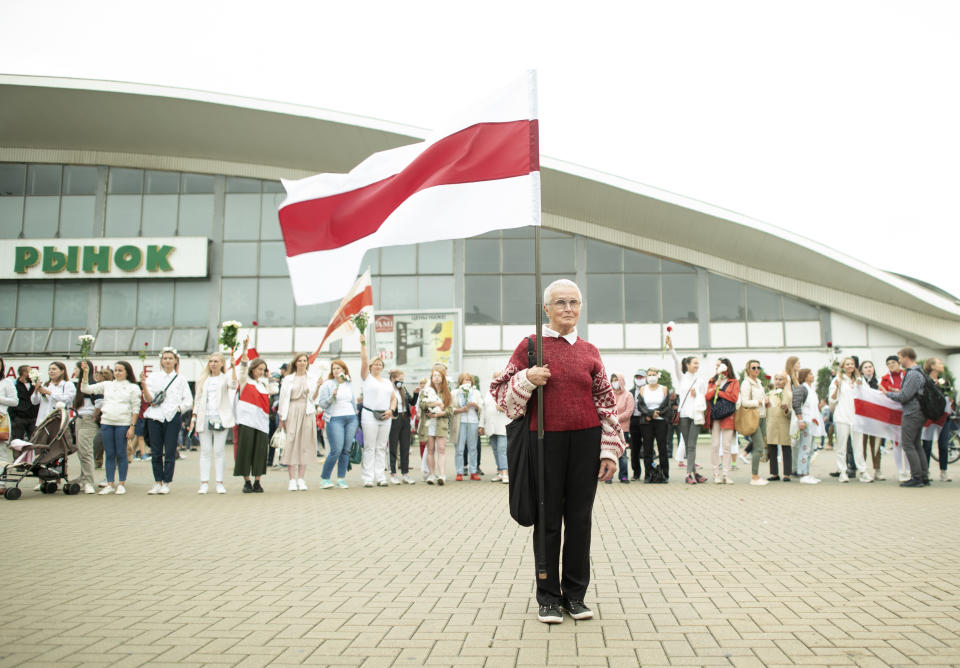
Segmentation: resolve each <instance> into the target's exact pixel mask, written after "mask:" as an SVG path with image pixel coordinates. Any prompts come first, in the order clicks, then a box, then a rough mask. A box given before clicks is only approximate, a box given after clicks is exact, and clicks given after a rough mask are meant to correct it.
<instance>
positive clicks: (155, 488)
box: [147, 483, 162, 494]
mask: <svg viewBox="0 0 960 668" xmlns="http://www.w3.org/2000/svg"><path fill="white" fill-rule="evenodd" d="M161 486H162V485H161V484H160V483H156V484H154V486H153V487H151V488H150V491H148V492H147V494H159V493H160V487H161Z"/></svg>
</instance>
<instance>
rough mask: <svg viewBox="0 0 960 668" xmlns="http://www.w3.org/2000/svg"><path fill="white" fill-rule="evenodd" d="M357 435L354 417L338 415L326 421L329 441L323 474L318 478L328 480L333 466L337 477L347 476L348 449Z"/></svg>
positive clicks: (355, 418)
mask: <svg viewBox="0 0 960 668" xmlns="http://www.w3.org/2000/svg"><path fill="white" fill-rule="evenodd" d="M356 434H357V416H356V415H338V416H336V417H332V418H328V419H327V440H328V441H330V444H329V446H328V450H327V458H326V459H325V460H324V462H323V473H321V475H320V477H321V478H323V479H324V480H329V479H330V475H331V474H332V473H333V465H334V464H336V465H337V477H338V478H343V477H344V476H346V475H347V466H348V465H349V464H350V447H351V446H352V445H353V437H354V436H356Z"/></svg>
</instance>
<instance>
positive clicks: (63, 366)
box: [44, 362, 70, 387]
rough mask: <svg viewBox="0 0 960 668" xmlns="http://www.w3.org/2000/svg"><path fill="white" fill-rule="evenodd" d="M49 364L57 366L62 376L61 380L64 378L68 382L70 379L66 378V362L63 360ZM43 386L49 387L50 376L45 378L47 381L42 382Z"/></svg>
mask: <svg viewBox="0 0 960 668" xmlns="http://www.w3.org/2000/svg"><path fill="white" fill-rule="evenodd" d="M50 366H55V367H57V368H58V369H60V375H61V376H62V378H61V380H65V381H66V382H68V383H69V382H70V379H69V378H67V365H66V364H64V363H63V362H50ZM44 386H45V387H50V378H49V377H48V378H47V382H46V383H44Z"/></svg>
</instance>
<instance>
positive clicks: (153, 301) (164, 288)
mask: <svg viewBox="0 0 960 668" xmlns="http://www.w3.org/2000/svg"><path fill="white" fill-rule="evenodd" d="M172 321H173V281H141V282H140V300H139V304H138V308H137V324H138V325H140V326H141V327H144V326H145V327H170V326H171V325H172V324H173V322H172Z"/></svg>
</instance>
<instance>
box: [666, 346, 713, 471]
mask: <svg viewBox="0 0 960 668" xmlns="http://www.w3.org/2000/svg"><path fill="white" fill-rule="evenodd" d="M667 347H668V348H669V349H670V355H671V356H672V357H673V368H674V373H675V375H676V378H677V397H679V402H680V403H679V405H678V409H677V410H678V412H679V413H680V420H679V424H678V425H677V426H678V428H679V429H680V437H681V438H682V439H683V445H684V448H686V455H687V478H686V480H685V482H686V483H687V484H688V485H696V484H702V483H705V482H707V479H706V478H705V477H704V476H702V475H700V474H699V473H697V438H698V437H699V436H700V429H701V428H702V427H703V422H704V412H705V411H706V410H707V401H706V399H704V395H706V393H707V383H706V381H705V380H704V379H703V378H701V377H700V376H698V375H697V372H698V371H700V359H699V358H698V357H696V356H694V355H691V356H689V357H684V358H683V359H682V360H681V359H680V358H679V356H678V355H677V351H676V349H675V348H674V347H673V341H672V340H671V339H670V336H669V335H668V336H667Z"/></svg>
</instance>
